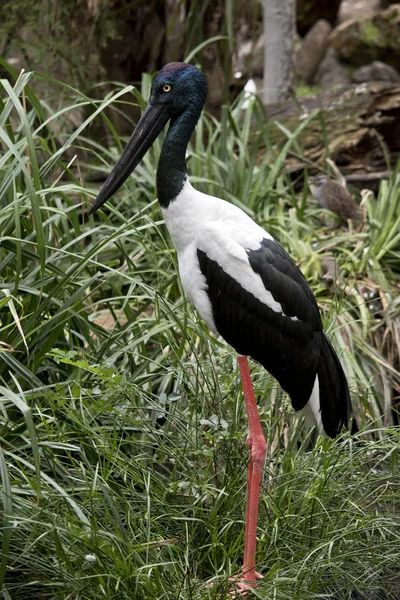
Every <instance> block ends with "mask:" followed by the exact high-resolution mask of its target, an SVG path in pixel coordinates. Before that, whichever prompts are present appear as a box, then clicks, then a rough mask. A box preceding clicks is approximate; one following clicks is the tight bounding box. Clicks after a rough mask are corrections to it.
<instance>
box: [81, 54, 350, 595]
mask: <svg viewBox="0 0 400 600" xmlns="http://www.w3.org/2000/svg"><path fill="white" fill-rule="evenodd" d="M206 95H207V83H206V79H205V77H204V75H203V74H202V72H201V71H200V70H199V69H197V68H196V67H194V66H192V65H189V64H186V63H181V62H173V63H170V64H167V65H166V66H164V67H163V68H162V69H161V71H160V72H159V73H158V75H157V76H156V77H155V79H154V81H153V84H152V87H151V95H150V101H149V104H148V106H147V108H146V110H145V111H144V113H143V115H142V117H141V119H140V120H139V122H138V124H137V126H136V129H135V131H134V132H133V135H132V137H131V138H130V140H129V141H128V143H127V145H126V147H125V149H124V151H123V153H122V155H121V157H120V159H119V161H118V162H117V163H116V165H115V166H114V168H113V169H112V171H111V173H110V174H109V176H108V178H107V180H106V181H105V183H104V185H103V187H102V189H101V191H100V193H99V195H98V196H97V199H96V200H95V202H94V204H93V206H92V208H91V210H90V213H94V212H95V211H96V210H97V209H99V208H100V207H101V206H102V205H103V204H104V202H106V201H107V200H108V199H109V198H110V197H111V196H112V195H113V194H114V193H115V192H116V191H117V190H118V188H119V187H120V186H121V185H122V183H123V182H124V181H125V180H126V179H127V177H128V176H129V175H130V174H131V173H132V171H133V170H134V169H135V168H136V166H137V165H138V163H139V162H140V160H141V159H142V158H143V156H144V155H145V153H146V152H147V150H148V149H149V148H150V146H151V145H152V144H153V142H154V141H155V139H156V138H157V136H158V135H159V133H160V132H161V130H162V129H163V128H164V126H165V125H166V124H167V122H168V121H170V126H169V129H168V133H167V135H166V138H165V140H164V143H163V146H162V151H161V154H160V159H159V163H158V168H157V191H158V200H159V203H160V205H161V210H162V213H163V215H164V219H165V223H166V225H167V228H168V230H169V232H170V235H171V238H172V241H173V243H174V245H175V248H176V251H177V255H178V261H179V273H180V277H181V280H182V285H183V288H184V290H185V292H186V294H187V295H188V297H189V298H190V300H191V301H192V302H193V304H194V306H195V307H196V309H197V311H198V313H199V314H200V316H201V318H202V319H203V320H204V322H205V323H206V325H207V326H208V327H209V329H211V331H213V332H214V333H216V334H219V335H221V336H222V337H223V338H224V339H225V340H226V341H227V342H228V344H230V345H231V346H233V348H234V349H235V350H236V352H237V354H238V363H239V370H240V375H241V379H242V386H243V393H244V400H245V406H246V411H247V416H248V437H247V444H248V447H249V453H250V459H249V467H248V491H247V508H246V522H245V543H244V559H243V568H242V571H241V573H240V575H239V576H238V578H237V583H236V585H237V588H238V589H239V591H241V592H243V593H246V590H247V591H248V589H249V587H256V583H257V582H256V580H257V579H258V578H260V577H261V575H260V574H259V573H257V571H256V534H257V519H258V504H259V495H260V485H261V481H262V473H263V464H264V457H265V452H266V441H265V438H264V435H263V430H262V426H261V421H260V418H259V415H258V411H257V404H256V399H255V395H254V391H253V386H252V382H251V378H250V372H249V366H248V362H247V357H248V356H250V357H251V358H253V359H254V360H256V361H258V362H259V363H261V365H263V366H264V367H265V368H266V369H267V371H269V373H271V374H272V375H273V376H274V377H275V378H276V379H277V380H278V382H279V384H280V385H281V387H282V388H283V389H284V390H285V391H286V392H287V393H288V394H289V396H290V398H291V402H292V405H293V408H294V409H295V410H297V411H299V410H302V411H304V412H305V413H306V415H307V417H308V419H309V420H310V421H311V422H312V424H313V425H315V426H316V427H317V429H318V431H319V432H320V433H322V434H326V435H328V436H330V437H335V436H336V435H337V434H338V433H339V432H340V430H341V429H342V427H343V426H347V425H348V422H349V418H350V413H351V402H350V396H349V390H348V386H347V380H346V376H345V374H344V371H343V368H342V366H341V363H340V361H339V359H338V357H337V355H336V353H335V351H334V349H333V347H332V345H331V343H330V341H329V339H328V337H327V336H326V335H325V333H324V331H323V328H322V322H321V316H320V313H319V309H318V306H317V302H316V300H315V297H314V295H313V293H312V291H311V288H310V287H309V285H308V283H307V281H306V280H305V278H304V276H303V274H302V273H301V271H300V270H299V269H298V267H297V266H296V264H295V263H294V262H293V260H292V259H291V258H290V256H289V255H288V254H287V252H286V251H285V250H284V249H283V248H282V246H280V245H279V244H278V242H276V241H275V240H274V238H273V237H272V236H271V235H270V234H269V233H267V232H266V231H265V230H264V229H262V228H261V227H259V226H258V225H257V224H256V223H255V222H254V221H253V220H252V219H251V218H250V217H249V216H248V215H246V214H245V213H244V212H243V211H242V210H241V209H239V208H238V207H237V206H234V205H232V204H230V203H229V202H226V201H224V200H220V199H219V198H214V197H212V196H208V195H207V194H203V193H201V192H199V191H198V190H196V189H194V188H193V187H192V186H191V184H190V182H189V179H188V175H187V171H186V163H185V154H186V149H187V146H188V143H189V140H190V137H191V135H192V133H193V131H194V128H195V126H196V124H197V121H198V120H199V117H200V114H201V111H202V110H203V106H204V103H205V100H206Z"/></svg>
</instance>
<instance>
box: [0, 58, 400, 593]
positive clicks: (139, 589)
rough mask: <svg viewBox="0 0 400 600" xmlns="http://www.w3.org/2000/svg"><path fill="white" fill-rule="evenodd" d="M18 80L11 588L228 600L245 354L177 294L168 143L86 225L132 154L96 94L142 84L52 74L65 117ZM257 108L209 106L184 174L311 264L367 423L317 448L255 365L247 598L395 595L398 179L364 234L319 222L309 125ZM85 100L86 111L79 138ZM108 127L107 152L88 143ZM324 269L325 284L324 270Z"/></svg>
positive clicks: (9, 267)
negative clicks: (308, 162)
mask: <svg viewBox="0 0 400 600" xmlns="http://www.w3.org/2000/svg"><path fill="white" fill-rule="evenodd" d="M3 66H4V68H6V67H7V65H6V64H5V63H3ZM9 73H10V79H11V80H12V81H13V83H10V82H9V81H2V88H1V90H2V91H1V100H0V111H1V112H0V139H1V141H0V173H1V178H0V231H1V246H0V273H1V282H0V283H1V285H0V289H1V290H2V292H1V296H0V320H1V327H0V379H1V380H0V396H1V398H0V406H1V411H0V440H1V451H0V477H1V480H2V492H1V502H2V505H3V511H2V520H1V527H2V533H3V536H2V542H1V543H2V560H1V565H0V580H1V581H0V582H1V585H2V592H3V596H4V598H11V597H12V598H13V600H14V599H17V600H18V599H24V600H27V599H29V598H44V597H48V598H63V599H78V598H85V599H90V598H96V599H98V598H99V597H104V598H107V599H112V598H115V599H118V600H120V599H122V598H135V599H141V598H143V599H146V600H148V599H152V598H154V599H157V600H159V599H167V598H171V599H172V598H173V599H174V600H175V599H176V598H182V599H183V598H185V599H187V598H219V597H221V595H224V594H225V593H226V591H227V590H228V588H229V586H230V585H231V584H230V582H229V581H228V578H229V576H231V575H234V574H235V573H236V572H237V571H238V570H239V568H240V560H241V557H242V549H243V517H244V502H245V472H246V466H247V451H246V444H245V435H246V420H245V417H244V411H243V406H242V402H241V390H240V382H239V379H238V372H237V367H236V360H235V356H234V352H233V351H232V350H231V349H229V348H228V347H227V346H226V345H225V344H224V343H222V342H221V341H220V340H218V339H214V338H213V337H212V336H211V335H210V334H209V333H208V332H207V331H206V329H205V327H204V325H203V324H202V323H201V322H200V321H199V319H198V318H197V316H196V314H195V312H194V311H193V309H192V307H191V306H190V305H189V304H188V303H187V301H186V299H185V297H184V296H183V294H182V290H181V286H180V282H179V279H178V276H177V265H176V257H175V252H174V250H173V248H172V246H171V244H170V241H169V240H168V234H167V232H166V229H165V225H164V223H163V221H162V219H161V215H160V212H159V209H158V206H157V203H156V201H155V199H154V198H155V194H156V191H155V172H156V162H157V157H158V154H159V151H160V143H161V142H158V143H157V144H156V145H155V147H154V149H153V150H152V151H151V152H150V153H149V154H148V155H147V156H146V157H145V159H144V160H143V161H142V164H141V165H140V167H139V168H138V170H137V175H136V176H135V177H134V178H133V177H131V178H130V179H129V180H128V182H127V183H126V184H125V185H124V187H123V189H122V190H121V191H120V192H119V193H118V194H117V195H116V197H115V198H114V199H113V201H112V203H109V204H108V205H107V206H106V207H105V209H104V210H103V212H102V213H100V216H99V217H96V220H95V219H94V218H93V217H90V218H88V217H87V212H86V210H87V207H88V206H89V204H90V201H91V199H92V198H93V197H94V196H95V195H96V192H97V185H94V184H90V183H87V181H88V180H89V179H90V176H91V175H98V173H99V171H102V170H108V169H109V168H110V167H111V165H112V164H114V162H115V160H116V157H117V156H118V153H119V152H120V149H121V142H120V140H118V139H117V138H116V135H115V131H114V130H113V128H112V126H111V124H110V121H109V119H108V117H107V115H106V113H105V108H106V107H107V108H108V109H111V110H118V111H123V109H124V103H127V104H131V103H135V104H136V103H139V104H140V105H143V103H144V100H143V97H142V96H141V94H139V92H138V90H136V89H134V88H132V87H127V88H121V89H118V91H117V92H115V93H114V94H113V95H110V96H109V97H107V98H106V100H104V101H102V102H99V101H96V100H93V99H91V98H88V97H86V96H84V95H83V94H81V93H79V92H78V91H77V90H74V89H72V88H70V87H68V86H65V85H63V84H61V83H59V82H55V81H53V82H52V83H53V85H59V86H61V88H62V90H63V94H65V96H66V98H67V99H66V103H65V105H64V106H63V107H61V108H59V109H57V110H53V109H52V108H51V107H50V106H49V105H48V104H47V103H46V102H43V101H41V99H40V98H38V97H37V96H35V95H34V94H33V92H32V90H31V88H30V83H31V79H32V74H22V75H20V76H19V77H16V74H15V73H13V71H12V70H11V69H9ZM13 77H15V78H14V79H13ZM35 77H38V78H39V77H40V76H38V75H35ZM149 83H150V78H149V77H144V80H143V87H142V92H143V96H144V97H145V96H146V91H145V90H146V89H148V87H149ZM242 103H243V98H239V99H238V100H237V102H236V104H235V105H233V106H231V107H225V108H224V110H223V112H222V118H221V120H220V121H217V120H216V119H215V118H214V117H212V116H211V115H207V114H206V115H204V116H203V117H202V119H201V122H200V124H199V126H198V128H197V130H196V133H195V135H194V138H193V142H192V145H191V147H190V150H189V156H188V169H189V172H190V173H191V176H192V177H191V178H192V181H193V182H194V183H195V185H197V186H198V187H199V188H201V189H202V190H204V191H207V193H211V194H215V195H218V196H220V197H223V198H226V199H228V200H230V201H231V202H234V203H236V204H238V205H239V206H241V207H242V208H244V210H246V211H247V212H249V213H250V214H251V215H252V216H253V217H254V218H256V220H257V221H258V222H259V223H260V224H261V225H264V226H266V227H268V229H269V230H270V231H271V232H272V233H273V235H275V236H276V238H278V239H279V240H280V242H281V243H282V244H283V245H284V246H285V247H286V248H287V249H288V251H289V252H290V253H291V255H292V256H293V257H294V259H295V260H297V261H298V263H299V264H300V266H301V268H302V270H303V272H304V274H305V275H306V277H307V279H308V280H309V281H310V283H311V285H312V287H313V289H314V291H315V293H316V296H317V299H318V302H319V305H320V307H321V310H322V314H323V318H324V321H325V326H326V329H327V330H328V332H329V334H330V336H331V338H332V340H333V342H334V343H335V345H336V348H337V349H338V351H339V354H340V356H341V358H342V360H343V362H344V365H345V368H346V371H347V373H348V375H349V381H350V385H351V391H352V397H353V403H354V406H355V410H356V414H357V418H358V421H359V423H360V425H361V426H362V427H363V432H362V434H361V435H360V436H359V437H358V438H355V439H354V438H351V437H349V436H344V437H343V438H341V439H338V440H336V441H333V442H332V441H328V440H323V439H318V440H317V441H316V443H314V444H312V443H311V438H312V434H311V433H310V432H308V431H307V430H306V429H305V428H304V425H303V420H302V418H301V417H300V416H299V415H296V414H295V413H294V412H293V410H292V409H291V408H290V406H289V403H288V401H287V398H286V397H285V396H284V394H282V392H281V390H280V389H279V388H278V386H277V384H276V382H275V381H274V380H273V379H272V378H271V377H270V376H269V375H268V374H267V373H266V372H265V371H264V370H263V369H261V368H260V367H259V366H257V365H253V375H254V380H255V385H256V391H257V395H258V397H259V404H260V414H261V418H262V421H263V424H264V428H265V432H266V437H267V440H268V456H267V461H266V467H265V478H264V484H263V493H262V495H263V500H262V502H263V504H262V508H261V520H260V527H259V538H260V548H259V556H258V560H259V566H258V569H259V570H260V571H262V572H263V574H264V580H263V581H262V582H261V583H260V586H259V588H258V589H257V590H255V591H254V592H252V596H253V597H258V598H265V597H277V598H279V599H280V600H281V599H282V600H284V599H285V598H288V599H289V598H290V599H291V600H292V599H304V600H305V599H307V600H309V599H310V598H313V597H330V598H338V599H339V598H340V600H342V599H344V598H349V599H350V598H355V597H361V598H370V597H371V596H372V594H373V593H376V594H377V596H378V597H379V598H395V597H396V594H397V593H398V589H397V588H398V587H399V582H398V575H397V573H398V548H399V534H398V532H399V530H400V528H399V525H400V523H399V521H400V519H399V515H400V512H399V511H400V507H399V500H398V475H397V473H398V468H399V465H398V456H399V445H400V439H399V432H398V430H397V429H396V428H395V427H391V425H392V411H391V403H392V399H393V396H394V394H395V393H397V392H396V389H398V388H396V386H398V384H399V380H398V345H399V342H398V340H399V334H398V327H399V323H398V318H399V317H398V309H399V304H398V285H399V272H400V269H399V259H398V251H399V234H398V231H399V227H398V224H399V219H400V208H399V197H400V194H399V190H400V182H399V178H398V176H397V174H395V175H394V176H393V178H392V179H391V180H390V182H388V183H387V184H386V183H383V184H382V185H381V189H380V193H379V195H378V197H377V198H376V199H375V198H372V197H371V196H370V197H369V198H367V199H366V200H365V204H364V211H365V222H364V225H363V228H362V229H361V231H353V230H350V231H348V230H344V229H343V230H337V231H330V230H329V231H328V230H327V229H326V227H325V225H324V223H323V219H321V211H320V210H319V209H317V208H316V204H315V202H314V201H313V200H310V197H309V194H308V189H307V179H306V180H305V184H304V189H303V190H302V192H301V193H300V194H299V193H298V191H297V190H296V189H295V187H294V184H293V183H292V181H291V179H290V178H289V177H288V176H287V175H286V174H285V172H284V161H285V157H286V155H287V153H288V152H289V151H290V150H291V149H293V148H294V149H295V150H296V152H301V147H299V144H298V141H297V140H298V135H299V132H300V131H301V128H302V127H303V126H304V125H303V124H302V125H300V127H299V129H298V130H297V131H295V132H287V143H286V144H285V146H284V147H283V148H281V149H278V148H276V147H275V146H274V145H273V144H272V143H271V141H270V140H271V135H270V133H271V128H274V127H279V124H275V123H271V124H268V125H267V124H266V123H265V121H264V118H263V109H262V107H261V106H260V105H259V104H258V102H257V101H256V100H255V99H253V100H251V101H250V105H249V106H248V107H247V109H246V111H243V110H242V109H241V106H242ZM82 106H85V107H88V108H90V116H89V117H88V118H87V119H86V121H85V122H84V123H83V124H82V126H81V127H79V128H78V129H77V130H76V131H75V132H74V133H73V134H65V133H64V132H63V127H62V124H63V123H64V122H65V119H66V117H67V115H68V114H70V113H71V112H72V111H74V110H76V109H77V108H79V107H82ZM309 118H310V119H313V118H318V115H310V117H309ZM98 119H103V121H104V123H105V125H106V126H107V127H108V128H109V131H110V137H111V138H114V140H115V147H114V146H111V147H110V148H104V147H101V146H99V144H98V143H96V142H93V141H92V140H91V139H90V137H89V136H88V135H87V129H88V127H89V126H90V125H91V124H92V123H93V122H94V121H95V120H98ZM205 139H207V144H206V143H205V141H204V140H205ZM83 178H85V181H86V183H85V181H84V179H83ZM326 259H331V260H333V261H334V264H335V277H334V278H333V280H327V279H324V278H323V277H322V274H323V265H324V260H326ZM365 287H366V288H367V290H368V291H367V292H365V290H364V288H365ZM370 291H373V292H374V294H375V295H374V297H373V299H371V298H370V296H369V294H370ZM365 293H367V296H365ZM377 297H378V298H379V302H380V304H379V302H378V304H377V308H375V309H373V310H370V308H371V306H370V305H371V303H372V300H374V302H375V303H376V299H377ZM210 582H213V583H214V584H215V585H214V586H213V587H206V584H207V583H210ZM357 594H358V596H357Z"/></svg>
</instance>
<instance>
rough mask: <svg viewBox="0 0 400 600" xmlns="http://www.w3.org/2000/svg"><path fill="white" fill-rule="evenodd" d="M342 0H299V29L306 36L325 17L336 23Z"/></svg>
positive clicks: (297, 9) (329, 21) (326, 19)
mask: <svg viewBox="0 0 400 600" xmlns="http://www.w3.org/2000/svg"><path fill="white" fill-rule="evenodd" d="M340 4H341V0H318V2H315V0H297V6H296V13H297V17H296V20H297V31H298V32H299V34H300V35H302V36H304V35H305V34H306V33H307V31H309V30H310V29H311V27H312V26H313V25H314V23H316V22H317V21H319V20H320V19H324V20H325V21H328V23H330V24H331V25H334V24H335V23H336V18H337V14H338V12H339V8H340Z"/></svg>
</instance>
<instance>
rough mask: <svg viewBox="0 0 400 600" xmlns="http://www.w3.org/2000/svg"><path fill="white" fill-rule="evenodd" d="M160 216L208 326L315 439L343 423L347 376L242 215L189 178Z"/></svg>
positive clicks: (308, 301)
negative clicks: (301, 415)
mask: <svg viewBox="0 0 400 600" xmlns="http://www.w3.org/2000/svg"><path fill="white" fill-rule="evenodd" d="M163 214H164V218H165V222H166V225H167V228H168V230H169V232H170V234H171V237H172V241H173V243H174V245H175V247H176V249H177V253H178V260H179V273H180V276H181V280H182V285H183V287H184V289H185V291H186V293H187V295H188V296H189V298H190V300H191V301H192V302H193V304H194V305H195V307H196V309H197V311H198V312H199V314H200V316H201V317H202V319H203V320H204V322H205V323H206V325H207V326H208V327H209V328H210V329H211V330H212V331H214V332H215V333H219V334H220V335H221V336H222V337H223V338H224V339H225V340H226V341H227V342H228V343H229V344H230V345H231V346H233V348H235V350H236V351H237V352H238V353H239V354H242V355H247V356H251V357H252V358H253V359H255V360H257V361H258V362H259V363H261V364H262V365H263V366H264V367H265V368H266V369H267V370H268V371H269V372H270V373H271V374H272V375H273V376H274V377H275V378H276V379H277V380H278V381H279V383H280V384H281V386H282V388H283V389H284V390H285V391H286V392H287V393H288V394H289V395H290V398H291V401H292V404H293V407H294V408H295V409H296V410H301V409H305V410H304V412H305V414H306V416H307V418H308V420H309V421H311V422H313V423H314V424H316V425H317V426H318V429H319V431H320V432H321V433H323V432H325V433H326V434H327V435H329V436H331V437H334V436H335V435H337V433H338V432H339V431H340V429H341V428H342V426H343V425H346V424H347V423H348V419H349V414H350V398H349V393H348V388H347V383H346V378H345V375H344V372H343V369H342V367H341V365H340V362H339V360H338V358H337V356H336V354H335V351H334V350H333V348H332V346H331V344H330V342H329V340H328V338H327V337H326V335H325V333H324V332H323V331H322V322H321V317H320V314H319V309H318V306H317V303H316V300H315V297H314V295H313V293H312V291H311V288H310V286H309V285H308V283H307V281H306V280H305V278H304V276H303V274H302V273H301V271H300V270H299V268H298V267H297V266H296V264H295V263H294V262H293V260H292V259H291V258H290V256H289V255H288V254H287V252H286V251H285V250H284V249H283V248H282V246H280V244H278V243H277V242H276V241H275V240H274V239H273V238H272V236H271V235H269V234H268V233H267V232H266V231H264V230H263V229H262V228H261V227H259V226H258V225H257V224H256V223H254V221H253V220H252V219H251V218H250V217H248V216H247V215H246V214H245V213H244V212H243V211H242V210H241V209H239V208H237V207H236V206H234V205H232V204H230V203H228V202H225V201H223V200H220V199H219V198H213V197H212V196H208V195H206V194H202V193H201V192H199V191H197V190H195V189H194V188H193V187H192V186H191V185H190V183H189V181H188V180H186V181H185V184H184V186H183V188H182V190H181V192H180V194H179V195H178V196H177V198H176V199H175V200H174V201H173V202H171V203H170V204H169V205H168V207H166V208H163Z"/></svg>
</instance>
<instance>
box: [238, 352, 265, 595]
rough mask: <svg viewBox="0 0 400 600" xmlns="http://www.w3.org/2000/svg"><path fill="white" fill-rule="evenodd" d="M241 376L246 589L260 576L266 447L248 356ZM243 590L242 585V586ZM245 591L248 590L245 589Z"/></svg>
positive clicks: (242, 363) (243, 359)
mask: <svg viewBox="0 0 400 600" xmlns="http://www.w3.org/2000/svg"><path fill="white" fill-rule="evenodd" d="M238 363H239V369H240V375H241V378H242V386H243V394H244V401H245V404H246V412H247V418H248V421H249V433H248V437H247V445H248V447H249V451H250V463H249V470H248V476H247V507H246V526H245V542H244V560H243V572H242V575H241V576H240V579H241V580H242V581H243V580H244V581H245V582H246V584H247V587H256V583H255V581H256V579H258V578H260V577H261V576H260V575H259V574H258V573H256V570H255V566H256V544H257V520H258V503H259V498H260V486H261V480H262V475H263V467H264V458H265V452H266V449H267V444H266V441H265V437H264V434H263V430H262V427H261V422H260V417H259V416H258V410H257V403H256V399H255V396H254V390H253V385H252V383H251V378H250V371H249V364H248V362H247V357H246V356H239V357H238ZM241 587H243V586H241ZM243 589H246V588H245V586H244V587H243Z"/></svg>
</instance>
